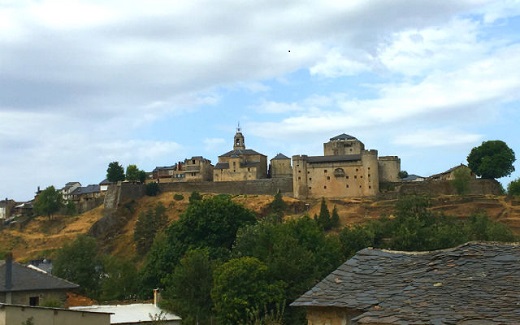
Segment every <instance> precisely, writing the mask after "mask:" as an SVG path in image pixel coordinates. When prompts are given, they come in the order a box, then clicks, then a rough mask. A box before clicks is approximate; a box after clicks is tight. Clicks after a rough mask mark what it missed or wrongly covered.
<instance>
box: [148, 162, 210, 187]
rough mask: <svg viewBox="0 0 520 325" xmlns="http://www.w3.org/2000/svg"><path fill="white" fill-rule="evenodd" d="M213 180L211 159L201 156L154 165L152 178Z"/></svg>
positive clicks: (166, 181) (168, 181)
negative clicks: (170, 163)
mask: <svg viewBox="0 0 520 325" xmlns="http://www.w3.org/2000/svg"><path fill="white" fill-rule="evenodd" d="M212 180H213V165H212V164H211V160H209V159H206V158H204V157H202V156H195V157H191V158H190V159H185V160H184V161H183V162H182V161H179V162H178V163H177V164H175V165H172V166H165V167H155V169H154V170H153V171H152V180H151V181H155V182H162V183H174V182H203V181H212Z"/></svg>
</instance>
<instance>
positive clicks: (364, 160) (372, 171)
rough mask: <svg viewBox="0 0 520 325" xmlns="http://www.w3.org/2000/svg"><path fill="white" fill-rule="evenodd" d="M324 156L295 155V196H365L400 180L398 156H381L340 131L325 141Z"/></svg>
mask: <svg viewBox="0 0 520 325" xmlns="http://www.w3.org/2000/svg"><path fill="white" fill-rule="evenodd" d="M323 151H324V155H323V156H307V155H295V156H293V157H292V159H293V190H294V197H295V198H298V199H305V198H310V197H315V198H316V197H327V198H334V197H362V196H375V195H377V194H378V193H379V183H380V182H397V181H398V180H399V177H398V173H399V171H400V168H401V162H400V159H399V158H398V157H397V156H387V157H378V152H377V150H365V145H364V144H363V143H362V142H361V141H359V140H358V139H356V138H355V137H353V136H350V135H347V134H340V135H338V136H336V137H333V138H331V139H330V141H329V142H327V143H324V144H323Z"/></svg>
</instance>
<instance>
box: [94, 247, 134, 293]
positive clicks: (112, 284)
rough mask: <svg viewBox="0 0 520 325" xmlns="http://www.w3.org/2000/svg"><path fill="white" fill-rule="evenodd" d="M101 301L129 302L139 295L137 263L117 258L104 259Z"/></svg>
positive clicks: (106, 257) (108, 257) (105, 257)
mask: <svg viewBox="0 0 520 325" xmlns="http://www.w3.org/2000/svg"><path fill="white" fill-rule="evenodd" d="M102 261H103V277H102V278H101V292H100V299H101V300H104V301H113V300H129V299H132V298H133V297H135V295H136V294H137V289H138V288H137V285H138V274H137V268H136V266H135V263H134V262H133V261H131V260H126V259H122V258H118V257H115V256H104V257H103V260H102Z"/></svg>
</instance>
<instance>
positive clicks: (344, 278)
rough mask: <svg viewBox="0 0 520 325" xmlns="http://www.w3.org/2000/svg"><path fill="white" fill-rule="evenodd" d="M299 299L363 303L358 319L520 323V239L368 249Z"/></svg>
mask: <svg viewBox="0 0 520 325" xmlns="http://www.w3.org/2000/svg"><path fill="white" fill-rule="evenodd" d="M291 305H292V306H314V307H344V308H349V309H353V310H357V311H360V312H362V314H361V315H360V316H358V317H357V318H355V319H354V321H355V322H356V323H355V324H367V323H377V324H403V325H404V324H486V325H490V324H520V244H519V243H512V244H503V243H502V244H498V243H476V242H472V243H467V244H464V245H461V246H458V247H456V248H452V249H447V250H439V251H432V252H396V251H385V250H380V249H369V248H367V249H363V250H361V251H359V252H358V253H357V254H356V255H355V256H354V257H353V258H351V259H349V260H348V261H347V262H345V263H344V264H343V265H341V266H340V267H339V268H338V269H336V270H335V271H334V272H332V273H331V274H330V275H328V276H327V277H326V278H325V279H323V280H322V281H321V282H320V283H318V284H317V285H316V286H315V287H314V288H312V289H311V290H310V291H308V292H307V293H305V294H304V295H302V296H301V297H300V298H298V299H297V300H296V301H295V302H293V303H292V304H291Z"/></svg>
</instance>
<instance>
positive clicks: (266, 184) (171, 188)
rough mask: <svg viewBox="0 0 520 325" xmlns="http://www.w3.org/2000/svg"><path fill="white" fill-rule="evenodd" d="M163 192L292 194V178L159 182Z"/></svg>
mask: <svg viewBox="0 0 520 325" xmlns="http://www.w3.org/2000/svg"><path fill="white" fill-rule="evenodd" d="M159 188H160V190H161V192H193V191H197V192H202V193H220V194H235V195H238V194H257V195H261V194H266V195H275V194H276V193H277V192H278V191H280V192H281V193H282V194H284V195H286V196H292V194H293V184H292V178H290V177H287V178H267V179H257V180H249V181H237V182H233V181H230V182H193V183H159Z"/></svg>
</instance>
